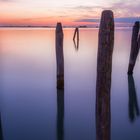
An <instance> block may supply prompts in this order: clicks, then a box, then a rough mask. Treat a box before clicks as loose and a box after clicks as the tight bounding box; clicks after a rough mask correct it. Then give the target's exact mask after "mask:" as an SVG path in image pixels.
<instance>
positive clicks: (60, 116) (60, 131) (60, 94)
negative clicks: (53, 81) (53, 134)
mask: <svg viewBox="0 0 140 140" xmlns="http://www.w3.org/2000/svg"><path fill="white" fill-rule="evenodd" d="M57 140H64V90H59V89H58V90H57Z"/></svg>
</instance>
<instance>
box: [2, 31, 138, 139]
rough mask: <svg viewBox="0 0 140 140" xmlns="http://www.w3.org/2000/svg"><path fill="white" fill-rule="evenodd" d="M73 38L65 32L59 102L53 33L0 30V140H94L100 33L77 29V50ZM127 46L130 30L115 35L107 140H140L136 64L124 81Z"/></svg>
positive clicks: (71, 33)
mask: <svg viewBox="0 0 140 140" xmlns="http://www.w3.org/2000/svg"><path fill="white" fill-rule="evenodd" d="M73 32H74V29H64V58H65V62H64V64H65V90H64V97H63V96H62V97H60V100H57V95H58V94H57V90H56V60H55V30H54V29H0V110H1V111H0V113H1V128H2V133H3V140H95V139H96V127H95V86H96V57H97V46H98V29H80V42H79V49H76V48H75V46H74V43H73V40H72V38H73ZM130 41H131V29H117V30H116V31H115V46H114V53H113V71H112V88H111V140H139V139H140V131H139V130H140V117H139V116H138V107H140V86H139V83H140V74H139V71H140V61H139V60H140V58H139V57H138V60H137V63H136V66H135V70H134V77H133V78H134V79H133V78H132V77H131V78H128V77H127V68H128V62H129V53H130ZM129 89H130V90H129ZM133 90H135V91H136V92H134V91H133ZM131 91H132V92H131ZM132 93H133V94H132ZM62 95H63V93H62ZM58 98H59V97H58ZM63 99H64V100H63ZM57 105H60V106H61V107H60V108H59V109H57ZM63 109H64V110H63Z"/></svg>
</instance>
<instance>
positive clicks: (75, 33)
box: [73, 27, 79, 41]
mask: <svg viewBox="0 0 140 140" xmlns="http://www.w3.org/2000/svg"><path fill="white" fill-rule="evenodd" d="M76 35H77V41H78V40H79V28H78V27H76V28H75V31H74V36H73V40H75V37H76Z"/></svg>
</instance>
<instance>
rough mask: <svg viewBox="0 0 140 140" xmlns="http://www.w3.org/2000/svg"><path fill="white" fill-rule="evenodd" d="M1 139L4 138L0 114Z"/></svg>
mask: <svg viewBox="0 0 140 140" xmlns="http://www.w3.org/2000/svg"><path fill="white" fill-rule="evenodd" d="M0 140H3V134H2V122H1V114H0Z"/></svg>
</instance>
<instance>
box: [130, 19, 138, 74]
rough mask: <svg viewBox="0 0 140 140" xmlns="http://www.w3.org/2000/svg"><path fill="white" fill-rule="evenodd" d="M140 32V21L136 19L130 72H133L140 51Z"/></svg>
mask: <svg viewBox="0 0 140 140" xmlns="http://www.w3.org/2000/svg"><path fill="white" fill-rule="evenodd" d="M138 34H139V21H136V22H135V24H134V26H133V31H132V39H131V52H130V58H129V66H128V74H129V75H132V74H133V69H134V66H135V63H136V59H137V56H138V52H139V47H138Z"/></svg>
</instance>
